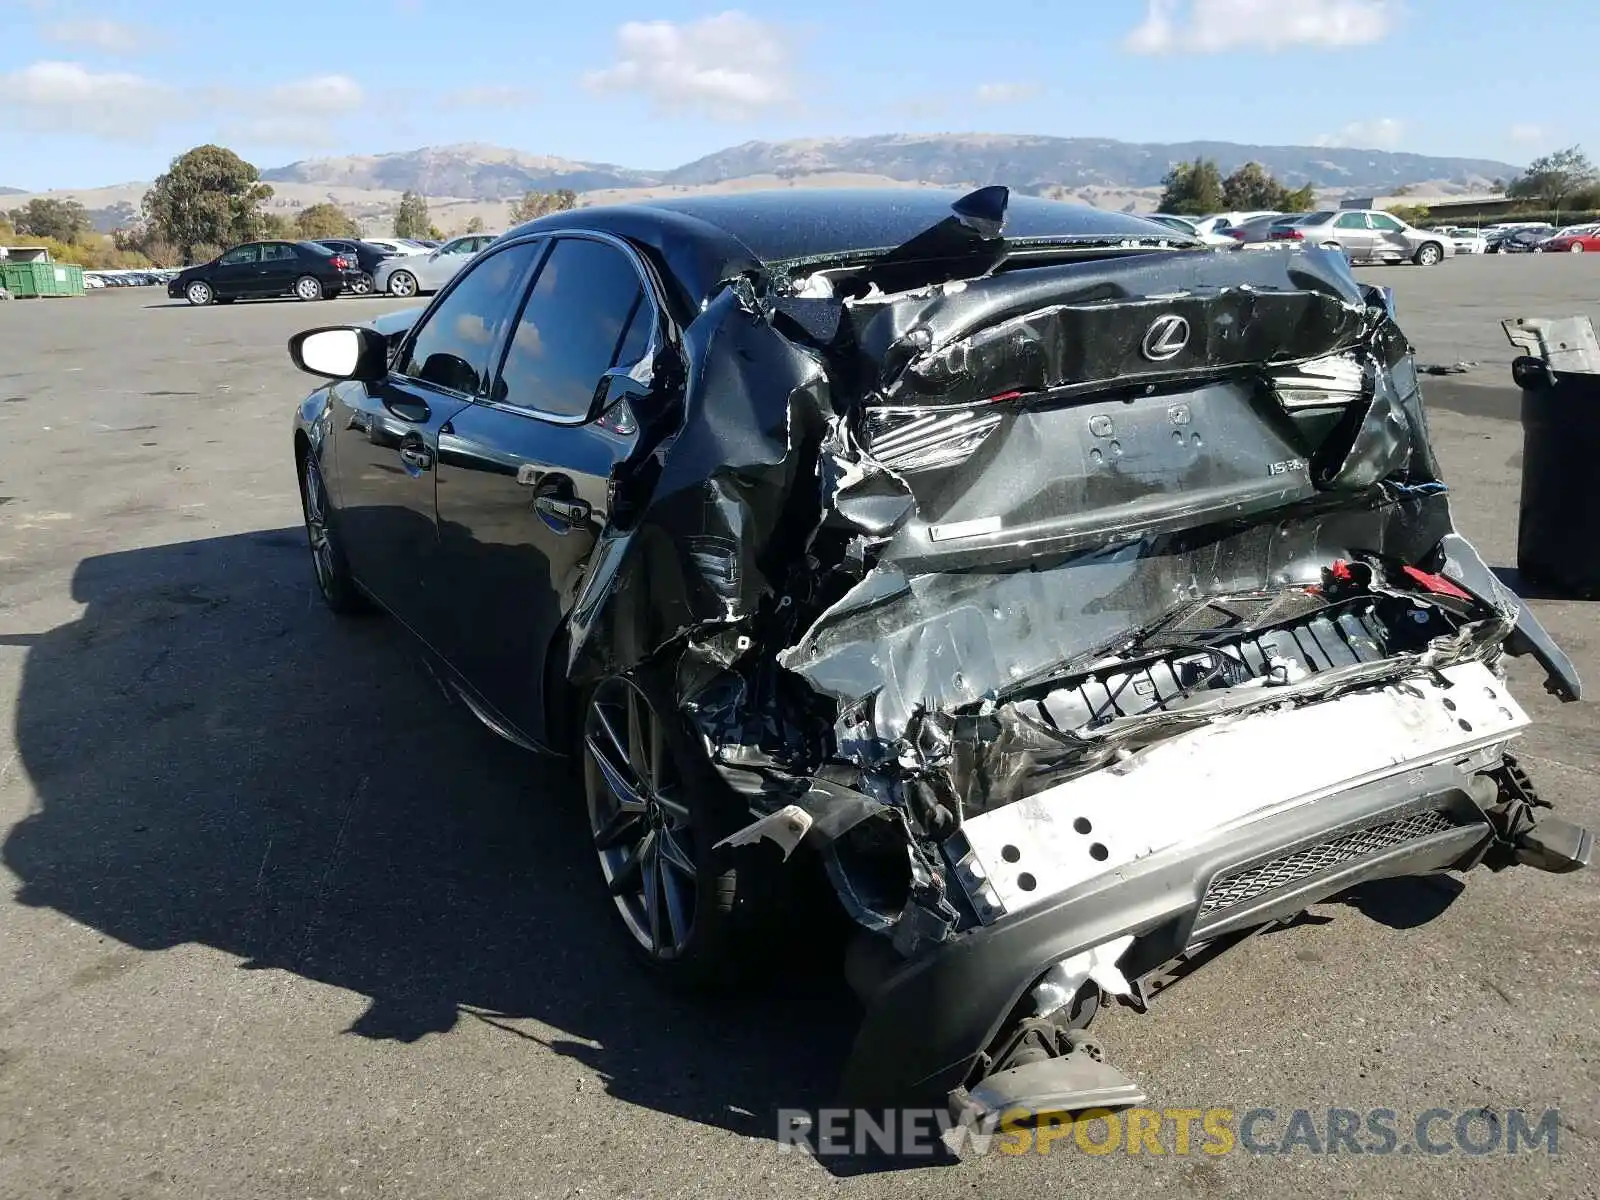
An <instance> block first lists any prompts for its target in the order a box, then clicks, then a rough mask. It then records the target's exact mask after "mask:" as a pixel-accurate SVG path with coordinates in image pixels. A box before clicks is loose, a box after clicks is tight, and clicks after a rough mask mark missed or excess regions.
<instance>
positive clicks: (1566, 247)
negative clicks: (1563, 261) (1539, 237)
mask: <svg viewBox="0 0 1600 1200" xmlns="http://www.w3.org/2000/svg"><path fill="white" fill-rule="evenodd" d="M1540 249H1541V250H1543V251H1544V252H1545V253H1546V254H1552V253H1554V254H1582V253H1584V252H1585V251H1588V250H1600V225H1570V226H1568V227H1567V228H1566V229H1563V230H1560V231H1559V232H1557V233H1556V234H1555V236H1553V237H1550V238H1547V239H1546V240H1545V242H1544V244H1543V245H1542V246H1541V247H1540Z"/></svg>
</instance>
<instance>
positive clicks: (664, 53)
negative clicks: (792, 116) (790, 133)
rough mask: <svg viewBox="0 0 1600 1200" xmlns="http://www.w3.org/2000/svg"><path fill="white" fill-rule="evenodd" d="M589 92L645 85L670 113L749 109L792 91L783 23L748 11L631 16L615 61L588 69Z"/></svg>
mask: <svg viewBox="0 0 1600 1200" xmlns="http://www.w3.org/2000/svg"><path fill="white" fill-rule="evenodd" d="M583 82H584V86H585V87H587V88H589V89H590V90H591V91H594V92H598V93H602V94H603V93H606V92H613V91H627V92H640V93H643V94H644V95H646V96H648V97H649V98H650V99H651V101H652V102H654V103H655V105H656V106H657V107H659V108H661V109H664V110H666V111H669V112H681V111H697V112H701V113H704V114H705V115H707V116H711V117H716V118H720V119H734V118H739V117H744V116H748V115H750V114H751V113H754V112H758V111H760V110H762V109H766V108H771V107H773V106H775V105H777V104H781V103H783V102H784V101H786V100H788V99H789V97H790V91H791V89H790V83H789V55H788V50H787V48H786V46H785V38H784V36H783V34H782V33H781V32H780V30H779V29H778V27H777V26H775V25H772V24H769V23H767V22H765V21H758V20H756V19H755V18H754V17H751V16H748V15H747V14H745V13H742V12H725V13H720V14H718V15H717V16H714V17H704V18H702V19H700V20H698V21H690V22H687V23H684V24H677V23H675V22H673V21H629V22H627V23H626V24H624V25H622V26H621V27H620V28H619V29H618V30H617V61H616V62H615V63H614V64H613V65H612V66H609V67H605V68H603V69H601V70H597V71H590V72H588V73H587V74H586V75H585V76H584V79H583Z"/></svg>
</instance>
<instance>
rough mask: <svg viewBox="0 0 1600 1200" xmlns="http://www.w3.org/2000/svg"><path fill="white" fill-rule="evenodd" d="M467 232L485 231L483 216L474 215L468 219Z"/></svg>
mask: <svg viewBox="0 0 1600 1200" xmlns="http://www.w3.org/2000/svg"><path fill="white" fill-rule="evenodd" d="M466 232H467V233H482V232H483V218H482V217H473V218H472V220H470V221H468V222H467V228H466Z"/></svg>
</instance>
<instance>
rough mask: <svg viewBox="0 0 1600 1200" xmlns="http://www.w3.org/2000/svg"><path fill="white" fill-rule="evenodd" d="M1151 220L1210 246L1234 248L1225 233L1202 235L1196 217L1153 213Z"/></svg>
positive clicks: (1232, 242)
mask: <svg viewBox="0 0 1600 1200" xmlns="http://www.w3.org/2000/svg"><path fill="white" fill-rule="evenodd" d="M1149 219H1150V220H1152V221H1155V222H1157V223H1158V224H1161V225H1165V226H1166V227H1167V228H1168V229H1175V230H1177V231H1178V232H1179V233H1182V234H1186V235H1187V236H1189V237H1194V238H1199V239H1200V240H1201V241H1202V242H1204V243H1205V244H1206V245H1208V246H1232V245H1233V244H1234V241H1233V239H1232V238H1231V237H1229V236H1228V235H1227V234H1225V233H1202V232H1201V231H1200V223H1199V221H1198V220H1197V219H1196V218H1194V217H1180V216H1178V215H1177V214H1175V213H1151V214H1150V216H1149Z"/></svg>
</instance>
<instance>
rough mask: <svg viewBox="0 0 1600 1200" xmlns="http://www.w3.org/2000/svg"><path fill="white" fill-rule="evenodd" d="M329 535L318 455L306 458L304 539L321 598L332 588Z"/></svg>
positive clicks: (331, 590)
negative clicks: (306, 542) (309, 548)
mask: <svg viewBox="0 0 1600 1200" xmlns="http://www.w3.org/2000/svg"><path fill="white" fill-rule="evenodd" d="M329 538H330V534H329V532H328V493H327V490H326V489H325V488H324V487H323V484H322V468H321V467H319V466H318V465H317V456H316V454H315V453H310V454H308V455H307V456H306V539H307V541H309V542H310V543H311V565H312V567H313V568H314V569H315V570H316V572H317V587H318V588H320V589H321V591H322V594H323V595H324V596H330V597H331V596H332V594H333V589H334V561H333V543H332V542H331V541H330V540H329Z"/></svg>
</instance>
